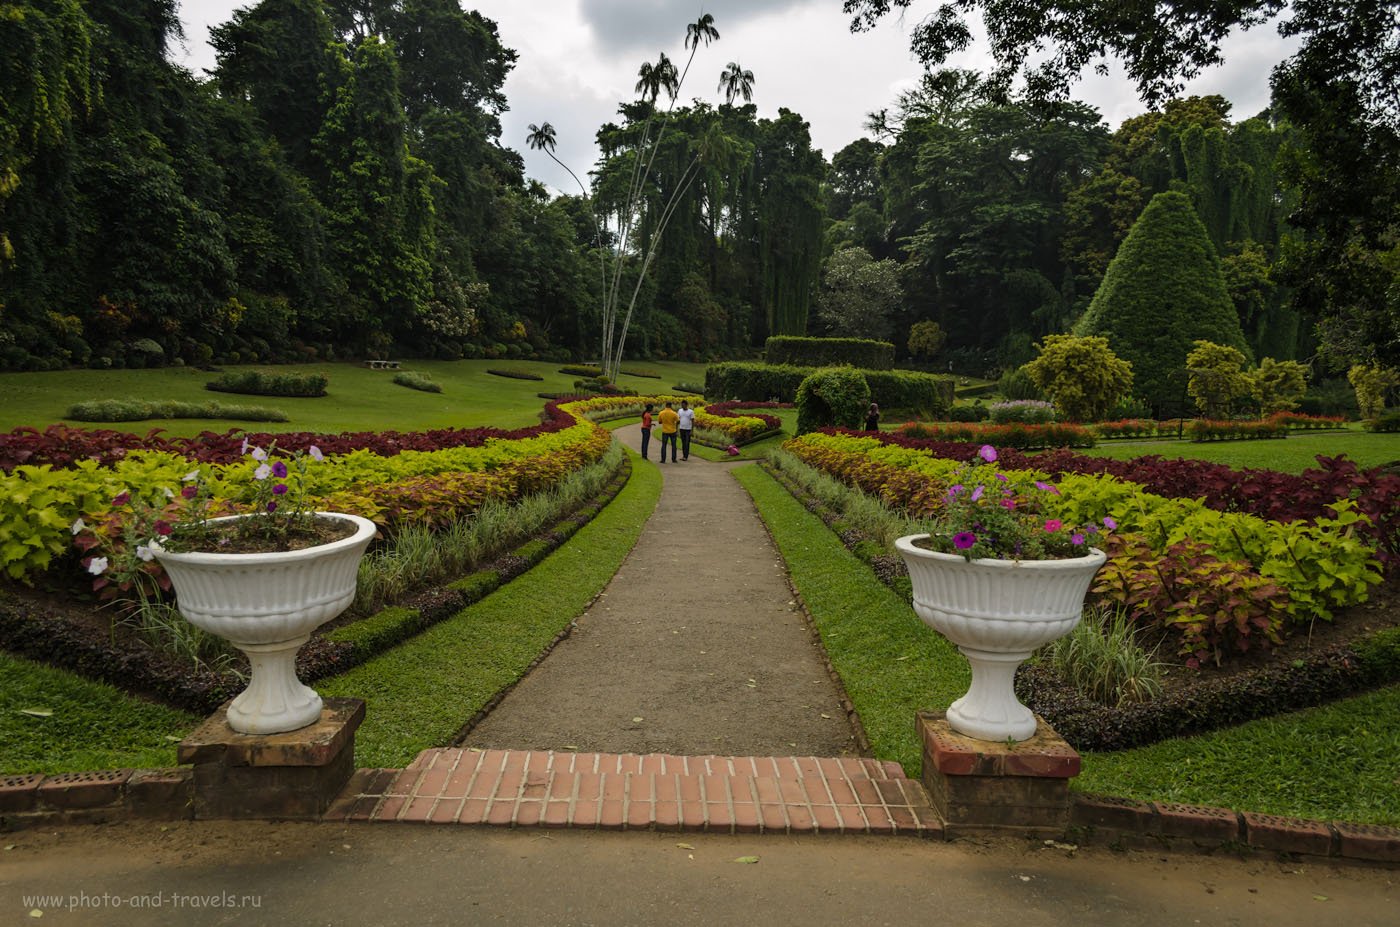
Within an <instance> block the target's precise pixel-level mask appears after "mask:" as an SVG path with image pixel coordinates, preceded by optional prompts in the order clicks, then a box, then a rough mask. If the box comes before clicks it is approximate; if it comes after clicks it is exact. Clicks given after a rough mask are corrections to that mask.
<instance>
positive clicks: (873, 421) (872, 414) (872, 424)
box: [865, 402, 880, 431]
mask: <svg viewBox="0 0 1400 927" xmlns="http://www.w3.org/2000/svg"><path fill="white" fill-rule="evenodd" d="M865 430H866V431H879V430H880V407H879V405H877V404H876V403H873V402H872V403H871V404H870V408H869V409H868V410H866V413H865Z"/></svg>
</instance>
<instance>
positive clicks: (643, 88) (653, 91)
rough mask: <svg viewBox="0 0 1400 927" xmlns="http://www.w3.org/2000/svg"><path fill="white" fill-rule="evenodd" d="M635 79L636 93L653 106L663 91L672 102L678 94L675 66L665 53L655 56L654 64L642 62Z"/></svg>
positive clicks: (677, 78) (677, 77)
mask: <svg viewBox="0 0 1400 927" xmlns="http://www.w3.org/2000/svg"><path fill="white" fill-rule="evenodd" d="M637 77H638V80H637V86H636V91H637V93H640V94H641V95H642V99H644V100H646V101H647V102H648V103H652V104H655V103H656V98H657V97H658V96H660V95H661V91H662V90H665V91H666V95H667V96H668V97H670V98H671V99H672V100H675V98H676V94H677V93H678V92H680V78H679V76H678V75H677V74H676V66H675V65H674V64H672V63H671V59H670V58H667V57H666V53H665V52H662V53H661V54H660V55H658V56H657V58H656V64H652V63H651V62H650V61H643V62H642V66H641V67H640V68H638V69H637Z"/></svg>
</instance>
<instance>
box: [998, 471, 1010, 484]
mask: <svg viewBox="0 0 1400 927" xmlns="http://www.w3.org/2000/svg"><path fill="white" fill-rule="evenodd" d="M997 479H999V480H1001V481H1002V482H1003V483H1009V482H1011V479H1010V477H1008V476H1007V475H1006V474H1005V473H998V474H997Z"/></svg>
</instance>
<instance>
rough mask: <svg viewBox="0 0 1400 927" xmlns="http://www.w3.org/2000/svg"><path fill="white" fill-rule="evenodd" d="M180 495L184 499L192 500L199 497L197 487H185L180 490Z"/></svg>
mask: <svg viewBox="0 0 1400 927" xmlns="http://www.w3.org/2000/svg"><path fill="white" fill-rule="evenodd" d="M180 495H181V496H182V497H184V498H186V499H193V498H194V497H195V496H197V495H199V487H198V486H186V487H184V488H183V489H181V490H180Z"/></svg>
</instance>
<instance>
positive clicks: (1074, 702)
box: [762, 463, 1400, 750]
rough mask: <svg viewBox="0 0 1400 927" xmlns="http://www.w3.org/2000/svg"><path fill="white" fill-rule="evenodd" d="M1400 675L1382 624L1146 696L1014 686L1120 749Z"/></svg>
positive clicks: (1062, 727) (820, 508)
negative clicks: (1110, 702) (1119, 697)
mask: <svg viewBox="0 0 1400 927" xmlns="http://www.w3.org/2000/svg"><path fill="white" fill-rule="evenodd" d="M762 466H763V467H764V469H765V470H767V471H768V472H769V473H770V474H771V475H772V476H773V477H774V478H775V479H777V480H778V482H779V483H780V484H781V485H783V486H784V487H785V488H786V489H787V490H788V491H789V492H790V493H792V495H793V496H794V497H795V498H796V499H797V500H798V501H799V502H801V503H802V504H803V505H804V507H806V508H807V509H808V510H809V511H811V512H812V513H813V514H815V515H817V516H818V517H819V518H821V520H822V522H823V523H824V524H825V525H826V526H827V527H828V528H830V529H831V530H832V531H833V532H834V533H835V534H836V535H837V536H838V537H839V538H840V539H841V541H842V543H843V544H844V545H845V547H846V548H847V549H848V550H850V551H851V553H852V554H854V555H855V556H856V557H857V558H858V559H860V560H861V561H863V562H864V563H866V564H867V565H868V566H870V568H871V570H872V571H873V572H874V574H875V576H876V577H877V578H878V579H880V580H881V581H882V582H884V583H885V584H886V585H888V586H890V587H891V588H892V589H894V590H895V592H897V593H899V594H900V595H902V596H903V597H904V598H905V599H906V600H912V588H911V586H910V582H909V577H908V573H907V572H906V570H905V569H904V565H903V563H902V562H901V561H900V560H899V558H898V557H897V556H892V555H889V554H888V553H887V552H885V551H884V550H883V548H882V547H881V545H879V544H877V543H874V542H872V541H871V540H870V539H869V538H868V537H866V536H865V535H863V534H862V533H861V532H859V531H857V530H854V529H853V528H852V527H851V526H850V525H848V524H847V523H846V522H845V521H844V520H843V515H842V513H840V512H838V511H834V510H832V509H830V508H829V507H828V506H826V505H825V504H823V503H822V502H821V501H820V500H818V499H817V498H815V497H814V496H812V495H811V494H809V493H807V492H805V491H804V490H803V489H802V487H801V486H800V485H799V484H798V483H797V482H796V481H795V480H793V479H792V478H791V477H790V476H789V475H788V474H787V473H786V472H785V471H784V470H782V469H778V468H775V467H773V466H772V465H771V464H769V463H764V464H762ZM1395 681H1400V629H1388V630H1385V631H1381V632H1379V633H1377V634H1374V635H1372V636H1370V637H1367V638H1362V639H1360V640H1357V641H1353V642H1351V643H1350V644H1348V645H1341V646H1337V647H1332V648H1328V649H1325V650H1319V651H1316V652H1314V653H1312V654H1310V655H1309V656H1308V657H1306V658H1305V659H1303V660H1302V661H1301V664H1295V665H1292V666H1284V665H1276V666H1271V667H1268V668H1265V669H1259V670H1251V671H1248V672H1245V673H1242V674H1238V675H1235V676H1231V677H1220V678H1216V679H1210V680H1200V681H1198V682H1197V683H1196V684H1194V685H1192V686H1190V687H1189V688H1184V689H1180V690H1175V691H1172V692H1169V693H1168V694H1166V695H1165V696H1163V697H1162V698H1160V699H1158V700H1154V701H1150V702H1139V703H1125V704H1124V705H1123V706H1121V707H1111V706H1107V705H1103V704H1101V703H1099V702H1096V701H1093V700H1091V699H1089V698H1086V697H1085V696H1082V695H1080V694H1079V693H1078V692H1077V691H1075V690H1074V689H1073V688H1072V687H1070V686H1069V685H1067V684H1066V683H1065V682H1064V681H1063V680H1061V679H1060V677H1059V676H1058V675H1057V674H1055V673H1054V671H1053V670H1051V669H1050V668H1049V667H1048V666H1046V665H1044V664H1041V663H1029V664H1025V665H1023V666H1022V667H1021V668H1020V670H1019V671H1018V672H1017V675H1016V691H1017V694H1018V695H1019V696H1020V697H1021V699H1022V700H1023V701H1024V702H1025V703H1026V704H1027V705H1028V706H1030V708H1031V709H1032V710H1034V711H1035V712H1037V713H1038V714H1039V715H1041V716H1042V717H1043V718H1045V719H1046V720H1047V721H1048V722H1049V723H1050V724H1051V725H1052V726H1054V728H1055V730H1056V732H1057V733H1059V734H1060V735H1061V736H1063V737H1064V738H1065V739H1066V740H1067V741H1069V743H1070V744H1072V745H1073V746H1074V747H1075V748H1076V749H1079V750H1121V749H1126V748H1129V747H1136V746H1143V745H1145V744H1149V743H1155V742H1157V741H1159V740H1165V739H1167V738H1169V737H1175V736H1183V735H1187V734H1192V733H1201V732H1204V731H1209V730H1214V729H1216V728H1221V727H1227V726H1230V725H1233V724H1239V723H1243V722H1245V721H1249V720H1252V719H1255V718H1261V717H1268V716H1270V715H1273V714H1277V713H1279V712H1281V711H1291V710H1297V709H1301V708H1308V707H1312V706H1314V705H1319V704H1322V703H1324V702H1326V701H1329V700H1331V699H1335V698H1339V697H1342V696H1345V695H1349V694H1352V693H1354V692H1359V691H1364V690H1366V689H1370V688H1374V687H1375V686H1378V685H1385V684H1388V683H1391V682H1395Z"/></svg>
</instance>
